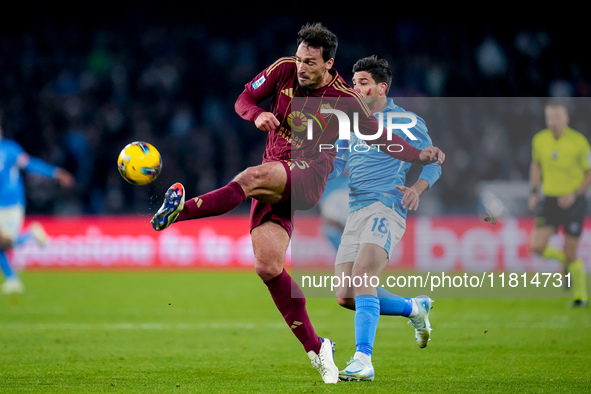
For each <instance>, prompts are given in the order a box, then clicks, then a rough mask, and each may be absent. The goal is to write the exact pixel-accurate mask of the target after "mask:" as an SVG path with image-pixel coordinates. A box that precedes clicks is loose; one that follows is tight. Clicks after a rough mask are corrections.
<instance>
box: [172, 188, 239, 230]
mask: <svg viewBox="0 0 591 394" xmlns="http://www.w3.org/2000/svg"><path fill="white" fill-rule="evenodd" d="M244 200H246V195H245V194H244V190H242V186H240V185H239V184H238V183H236V182H230V183H228V184H227V185H226V186H224V187H221V188H219V189H216V190H214V191H211V192H209V193H206V194H204V195H202V196H199V197H195V198H192V199H190V200H188V201H185V206H184V207H183V210H182V211H181V212H180V213H179V216H178V217H177V219H176V221H177V222H180V221H182V220H189V219H199V218H204V217H208V216H216V215H221V214H224V213H226V212H229V211H231V210H232V209H234V208H236V207H237V206H238V205H240V204H241V203H242V202H243V201H244Z"/></svg>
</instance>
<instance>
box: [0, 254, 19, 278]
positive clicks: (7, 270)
mask: <svg viewBox="0 0 591 394" xmlns="http://www.w3.org/2000/svg"><path fill="white" fill-rule="evenodd" d="M0 270H2V275H4V277H5V278H6V279H15V278H17V277H18V275H17V274H16V272H14V271H13V269H12V267H11V266H10V264H9V263H8V258H7V257H6V253H5V252H4V251H3V250H0Z"/></svg>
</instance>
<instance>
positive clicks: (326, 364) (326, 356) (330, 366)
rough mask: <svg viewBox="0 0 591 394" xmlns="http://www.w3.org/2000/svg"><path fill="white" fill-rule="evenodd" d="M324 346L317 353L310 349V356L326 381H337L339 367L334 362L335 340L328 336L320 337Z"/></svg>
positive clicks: (313, 364)
mask: <svg viewBox="0 0 591 394" xmlns="http://www.w3.org/2000/svg"><path fill="white" fill-rule="evenodd" d="M320 340H321V341H322V347H321V348H320V352H319V353H318V354H316V353H315V352H314V351H312V350H310V351H309V352H308V357H309V358H310V361H311V362H312V366H313V367H314V368H316V369H317V370H318V372H320V375H321V376H322V380H324V383H337V382H338V381H339V369H338V368H337V366H336V364H335V363H334V342H333V341H331V340H330V339H328V338H320Z"/></svg>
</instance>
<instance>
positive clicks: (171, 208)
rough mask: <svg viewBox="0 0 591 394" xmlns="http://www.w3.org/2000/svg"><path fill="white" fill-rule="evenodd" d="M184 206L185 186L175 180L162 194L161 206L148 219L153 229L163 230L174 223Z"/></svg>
mask: <svg viewBox="0 0 591 394" xmlns="http://www.w3.org/2000/svg"><path fill="white" fill-rule="evenodd" d="M184 206H185V188H184V187H183V185H181V184H180V183H178V182H177V183H175V184H174V185H172V186H171V187H169V188H168V190H167V191H166V194H165V195H164V202H163V203H162V206H161V207H160V209H159V210H158V212H156V214H155V215H154V217H153V218H152V220H150V223H152V227H153V228H154V230H156V231H160V230H164V229H165V228H167V227H168V226H170V225H171V224H172V223H174V221H175V220H176V218H177V217H178V216H179V213H180V212H181V211H182V210H183V207H184Z"/></svg>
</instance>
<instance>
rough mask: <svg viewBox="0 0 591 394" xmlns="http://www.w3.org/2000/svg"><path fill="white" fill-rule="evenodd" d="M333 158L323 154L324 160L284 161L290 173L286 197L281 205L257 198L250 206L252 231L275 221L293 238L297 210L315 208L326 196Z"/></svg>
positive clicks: (284, 165) (284, 193)
mask: <svg viewBox="0 0 591 394" xmlns="http://www.w3.org/2000/svg"><path fill="white" fill-rule="evenodd" d="M330 159H331V158H323V157H321V159H320V160H306V159H296V160H289V161H288V160H281V161H280V163H281V164H283V167H284V168H285V171H286V172H287V184H286V186H285V190H284V192H283V198H282V199H281V201H280V202H279V203H277V204H268V203H263V202H260V201H258V200H254V199H253V200H252V205H251V208H250V231H252V230H253V229H254V228H255V227H258V226H260V225H261V224H263V223H265V222H268V221H274V222H277V223H278V224H279V225H281V227H283V228H284V229H285V231H287V234H288V235H289V236H290V237H291V233H292V230H293V214H294V212H295V211H296V210H298V211H305V210H308V209H312V208H314V207H315V206H316V204H318V202H319V201H320V199H321V198H322V194H323V193H324V188H325V187H326V178H327V177H328V174H329V173H330V172H331V171H332V161H330Z"/></svg>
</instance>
